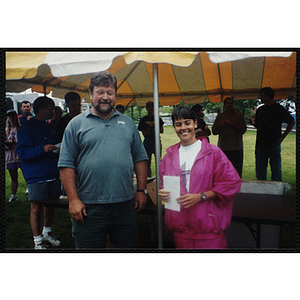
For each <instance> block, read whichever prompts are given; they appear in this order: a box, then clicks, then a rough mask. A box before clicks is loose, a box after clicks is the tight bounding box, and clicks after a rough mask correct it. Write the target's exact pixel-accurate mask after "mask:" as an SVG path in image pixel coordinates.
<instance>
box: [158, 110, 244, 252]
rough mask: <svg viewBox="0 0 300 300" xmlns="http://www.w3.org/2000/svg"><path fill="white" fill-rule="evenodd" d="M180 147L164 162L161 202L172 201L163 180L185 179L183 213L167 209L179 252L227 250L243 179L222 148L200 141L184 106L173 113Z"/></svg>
mask: <svg viewBox="0 0 300 300" xmlns="http://www.w3.org/2000/svg"><path fill="white" fill-rule="evenodd" d="M172 121H173V126H174V129H175V132H176V133H177V135H178V137H179V138H180V143H178V144H175V145H173V146H171V147H169V148H168V149H167V153H166V155H165V156H164V158H163V160H162V161H161V163H160V180H161V186H160V188H161V189H160V190H159V197H160V199H161V201H165V202H168V201H170V191H166V190H164V189H163V187H164V181H163V179H164V178H163V176H164V175H168V176H179V177H180V197H179V198H177V199H176V200H177V201H178V202H179V203H180V211H175V210H171V209H166V210H165V222H166V225H167V227H168V229H169V230H171V231H173V236H174V243H175V246H176V248H188V249H224V248H227V243H226V239H225V236H224V232H225V230H226V229H227V228H228V226H229V224H230V221H231V215H232V205H233V198H234V195H235V194H236V193H237V192H238V191H239V190H240V187H241V184H242V180H241V179H240V177H239V175H238V173H237V172H236V170H235V168H234V167H233V165H232V164H231V162H230V161H229V160H228V158H227V157H226V155H225V154H224V153H223V152H222V150H221V149H220V148H218V147H217V146H214V145H212V144H210V143H209V142H208V141H207V139H206V138H205V137H200V138H196V137H195V129H196V128H197V120H196V116H195V114H194V112H192V111H191V110H190V109H189V108H187V107H179V108H177V109H175V110H174V112H173V114H172Z"/></svg>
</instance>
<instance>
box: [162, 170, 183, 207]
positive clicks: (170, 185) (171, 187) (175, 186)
mask: <svg viewBox="0 0 300 300" xmlns="http://www.w3.org/2000/svg"><path fill="white" fill-rule="evenodd" d="M163 179H164V190H166V191H170V192H171V200H170V201H169V202H165V208H167V209H172V210H176V211H180V204H179V203H178V202H177V201H176V199H177V198H178V197H179V196H180V177H179V176H164V178H163Z"/></svg>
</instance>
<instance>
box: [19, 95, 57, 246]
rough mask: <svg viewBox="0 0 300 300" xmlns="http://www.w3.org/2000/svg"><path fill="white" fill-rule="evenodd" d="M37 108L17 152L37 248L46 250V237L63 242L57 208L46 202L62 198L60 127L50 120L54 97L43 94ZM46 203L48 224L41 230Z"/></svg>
mask: <svg viewBox="0 0 300 300" xmlns="http://www.w3.org/2000/svg"><path fill="white" fill-rule="evenodd" d="M33 110H34V113H35V117H34V118H31V119H30V120H28V121H27V122H25V123H24V124H23V125H22V126H21V127H20V128H19V130H18V132H17V137H18V142H17V154H18V155H19V157H20V159H21V165H22V168H23V172H24V177H25V179H26V181H27V184H28V197H29V200H30V202H31V209H30V225H31V229H32V233H33V240H34V248H35V249H42V250H45V249H47V248H46V246H45V245H44V242H45V241H47V242H48V243H50V244H51V245H52V246H59V245H60V241H59V240H58V239H57V238H56V237H55V236H54V235H53V234H52V229H51V224H52V221H53V217H54V208H53V207H50V206H47V205H46V204H45V203H48V202H50V203H52V202H54V201H58V199H59V196H60V194H61V183H60V179H59V170H58V168H57V161H58V154H57V153H55V152H54V150H56V149H57V147H56V146H55V145H56V144H58V143H59V142H60V140H59V133H58V131H57V130H56V128H55V127H54V126H51V125H49V124H48V123H47V122H46V120H48V119H51V117H52V115H53V110H54V101H53V100H52V99H51V98H48V97H39V98H37V99H36V100H35V101H34V103H33ZM42 203H44V204H45V207H44V227H43V231H42V233H41V212H42V207H43V204H42Z"/></svg>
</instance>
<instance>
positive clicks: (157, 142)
mask: <svg viewBox="0 0 300 300" xmlns="http://www.w3.org/2000/svg"><path fill="white" fill-rule="evenodd" d="M153 113H154V136H155V172H156V199H157V201H156V205H157V222H158V226H157V228H158V248H160V249H161V248H163V237H162V204H161V201H160V199H159V198H158V190H159V184H160V180H159V164H160V138H159V132H160V126H159V125H160V123H159V98H158V64H153Z"/></svg>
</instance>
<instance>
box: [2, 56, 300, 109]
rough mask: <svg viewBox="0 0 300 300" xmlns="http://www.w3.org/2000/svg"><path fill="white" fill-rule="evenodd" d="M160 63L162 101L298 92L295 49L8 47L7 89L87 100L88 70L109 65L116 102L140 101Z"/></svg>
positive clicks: (279, 96) (146, 94) (149, 90)
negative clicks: (114, 81) (48, 49)
mask: <svg viewBox="0 0 300 300" xmlns="http://www.w3.org/2000/svg"><path fill="white" fill-rule="evenodd" d="M154 63H155V64H157V66H158V94H159V103H160V105H162V106H165V105H176V104H179V103H180V101H181V100H183V101H184V102H185V103H186V104H192V103H202V102H204V100H205V99H206V98H208V99H209V101H210V102H221V101H223V100H224V99H225V98H226V97H228V96H234V97H235V98H236V99H237V100H241V99H257V97H258V95H259V90H260V89H261V88H262V87H264V86H270V87H272V88H273V89H274V90H275V97H276V98H277V99H284V98H287V97H288V96H289V95H293V96H296V53H295V52H249V51H248V52H162V51H160V52H84V51H83V52H78V51H74V52H56V51H53V52H6V86H7V92H23V91H25V90H27V89H29V88H31V89H32V92H39V93H45V94H49V93H50V92H51V91H52V96H53V97H57V98H64V95H65V94H66V93H67V92H68V91H76V92H78V93H79V94H80V95H81V97H82V98H83V97H84V98H85V101H86V102H90V97H89V93H88V87H89V83H90V78H91V76H92V74H94V73H95V72H98V71H101V70H108V71H110V72H111V73H113V74H114V75H115V76H116V78H117V80H118V91H117V102H116V104H122V105H124V106H130V105H132V103H133V102H136V103H137V105H139V106H144V105H145V103H146V102H147V101H149V100H153V68H152V67H153V64H154Z"/></svg>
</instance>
